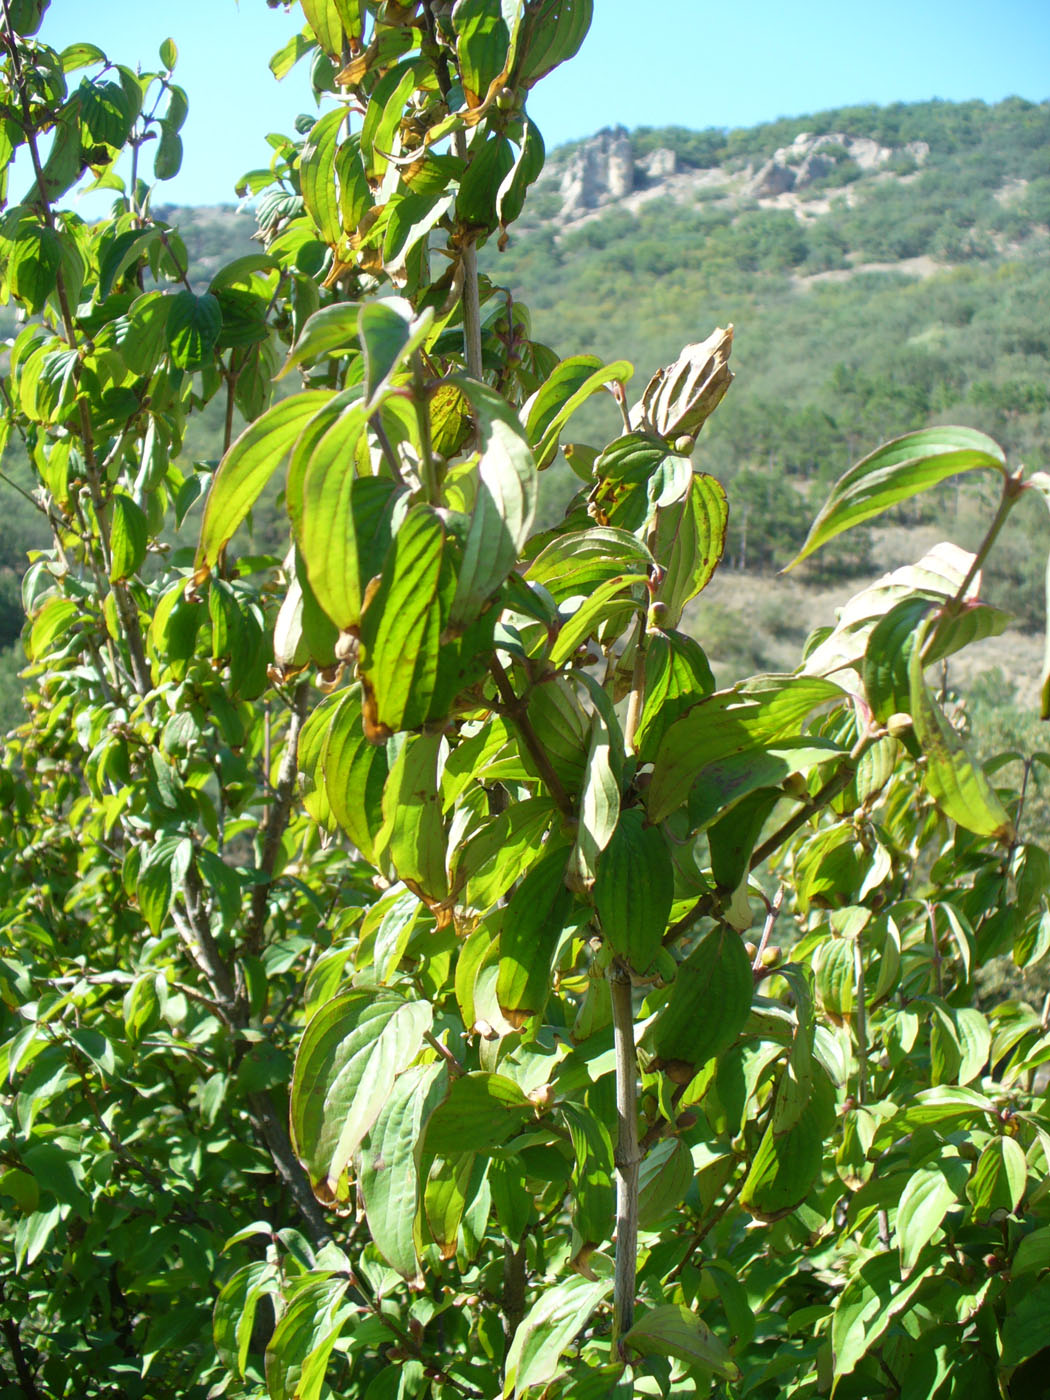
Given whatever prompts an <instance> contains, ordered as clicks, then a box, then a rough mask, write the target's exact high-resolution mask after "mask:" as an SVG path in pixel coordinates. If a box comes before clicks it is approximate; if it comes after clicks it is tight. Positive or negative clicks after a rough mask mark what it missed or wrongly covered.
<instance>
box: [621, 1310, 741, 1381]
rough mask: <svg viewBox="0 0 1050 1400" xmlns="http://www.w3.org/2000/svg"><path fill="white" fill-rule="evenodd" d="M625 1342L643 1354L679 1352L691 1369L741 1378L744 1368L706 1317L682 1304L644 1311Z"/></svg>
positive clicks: (624, 1339) (625, 1336) (676, 1355)
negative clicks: (719, 1337) (713, 1330)
mask: <svg viewBox="0 0 1050 1400" xmlns="http://www.w3.org/2000/svg"><path fill="white" fill-rule="evenodd" d="M623 1345H624V1346H625V1347H630V1348H631V1349H632V1350H633V1351H636V1352H639V1353H640V1354H641V1355H642V1356H675V1357H677V1358H678V1360H679V1361H684V1362H685V1363H686V1365H687V1366H688V1367H689V1368H690V1369H691V1370H698V1371H704V1372H709V1373H710V1374H712V1375H715V1376H720V1377H721V1378H722V1379H723V1380H727V1381H738V1380H740V1368H739V1367H738V1366H737V1364H736V1362H735V1361H734V1360H733V1358H732V1357H731V1356H730V1355H729V1352H728V1351H727V1350H726V1347H725V1345H724V1344H723V1343H722V1342H720V1341H719V1340H718V1338H717V1337H716V1336H715V1334H714V1333H713V1332H712V1331H711V1329H710V1328H709V1327H708V1326H707V1324H706V1323H705V1322H704V1321H703V1319H702V1318H699V1317H697V1315H696V1314H695V1313H693V1312H690V1310H689V1309H688V1308H686V1307H683V1306H682V1305H681V1304H676V1303H667V1304H665V1305H663V1306H662V1307H658V1308H650V1309H649V1310H648V1312H646V1313H643V1314H642V1316H641V1317H640V1318H639V1319H638V1321H637V1322H636V1323H635V1324H634V1326H633V1327H632V1328H631V1330H630V1331H629V1332H625V1333H624V1335H623Z"/></svg>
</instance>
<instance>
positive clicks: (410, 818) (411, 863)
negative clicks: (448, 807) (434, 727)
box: [376, 733, 448, 903]
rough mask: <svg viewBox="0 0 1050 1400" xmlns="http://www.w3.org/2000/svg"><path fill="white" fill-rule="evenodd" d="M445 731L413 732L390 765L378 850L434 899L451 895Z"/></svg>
mask: <svg viewBox="0 0 1050 1400" xmlns="http://www.w3.org/2000/svg"><path fill="white" fill-rule="evenodd" d="M441 744H442V736H441V734H439V733H427V734H411V735H409V736H408V737H407V738H406V739H405V742H404V743H403V744H402V746H401V749H400V751H399V753H398V755H397V758H396V759H395V760H394V762H393V764H392V765H391V768H390V773H389V776H388V777H387V780H386V785H385V787H384V789H383V826H382V829H381V830H380V832H379V834H378V835H377V837H376V851H377V853H378V854H380V855H381V856H385V857H387V858H388V859H389V860H390V861H391V863H392V864H393V867H394V870H395V871H396V872H397V876H398V879H400V880H402V881H404V883H405V884H406V885H408V886H409V888H410V889H412V890H415V891H416V892H417V893H418V894H419V895H420V897H421V898H425V899H426V900H427V901H428V902H430V903H436V902H437V901H438V900H441V899H444V897H445V895H447V894H448V877H447V875H446V873H445V846H446V843H447V835H446V832H445V827H444V824H443V822H442V818H441V790H440V786H439V784H438V758H439V752H440V749H441Z"/></svg>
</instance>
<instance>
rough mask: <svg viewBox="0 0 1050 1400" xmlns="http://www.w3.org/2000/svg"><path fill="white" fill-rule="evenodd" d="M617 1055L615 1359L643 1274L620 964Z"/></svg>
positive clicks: (629, 1030)
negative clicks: (637, 1284)
mask: <svg viewBox="0 0 1050 1400" xmlns="http://www.w3.org/2000/svg"><path fill="white" fill-rule="evenodd" d="M609 994H610V996H611V998H612V1023H613V1052H614V1055H615V1058H616V1124H617V1135H616V1150H615V1156H614V1161H615V1164H616V1270H615V1281H614V1285H613V1326H612V1348H613V1356H614V1357H618V1356H619V1342H620V1338H621V1337H622V1336H623V1335H624V1333H625V1332H629V1331H630V1329H631V1326H632V1324H633V1322H634V1290H635V1278H636V1275H637V1272H638V1164H639V1157H640V1153H639V1151H638V1061H637V1058H636V1056H635V1049H634V1008H633V1007H632V1005H631V979H630V975H629V974H628V972H627V969H626V968H624V967H623V966H621V965H620V963H619V962H615V963H613V965H612V967H611V968H610V969H609Z"/></svg>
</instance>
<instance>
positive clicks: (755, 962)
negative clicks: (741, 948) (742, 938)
mask: <svg viewBox="0 0 1050 1400" xmlns="http://www.w3.org/2000/svg"><path fill="white" fill-rule="evenodd" d="M783 903H784V886H783V885H778V886H777V892H776V894H775V895H774V896H773V898H772V899H771V900H770V902H769V909H768V910H767V912H766V922H765V923H764V924H763V925H762V937H761V938H760V939H759V940H758V947H757V948H756V949H755V956H754V958H753V959H752V961H751V971H752V972H753V973H754V974H755V975H756V976H757V974H758V973H760V972H761V971H762V956H763V954H764V953H765V951H766V945H767V944H768V942H769V939H770V936H771V935H772V933H773V926H774V924H775V923H776V921H777V919H778V918H779V917H780V906H781V905H782V904H783Z"/></svg>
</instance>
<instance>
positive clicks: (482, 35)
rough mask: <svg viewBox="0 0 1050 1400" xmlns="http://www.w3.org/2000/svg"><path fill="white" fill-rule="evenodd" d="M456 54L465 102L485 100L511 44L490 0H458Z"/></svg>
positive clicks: (454, 21)
mask: <svg viewBox="0 0 1050 1400" xmlns="http://www.w3.org/2000/svg"><path fill="white" fill-rule="evenodd" d="M452 22H453V25H454V26H455V31H456V57H457V58H458V59H459V70H460V76H461V80H462V83H463V91H464V93H465V95H466V99H467V104H468V106H470V107H477V106H479V105H480V103H481V102H482V101H484V99H485V97H486V95H487V93H488V89H489V84H490V83H491V82H492V81H493V79H495V78H496V77H497V76H498V75H499V74H500V73H501V72H502V71H503V64H504V62H505V61H506V57H507V50H508V47H509V45H510V33H509V31H508V29H507V26H506V24H505V23H504V20H503V16H502V15H501V14H500V7H499V5H498V4H497V5H494V4H492V3H491V0H459V3H458V4H457V5H456V7H455V9H454V12H453V17H452Z"/></svg>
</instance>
